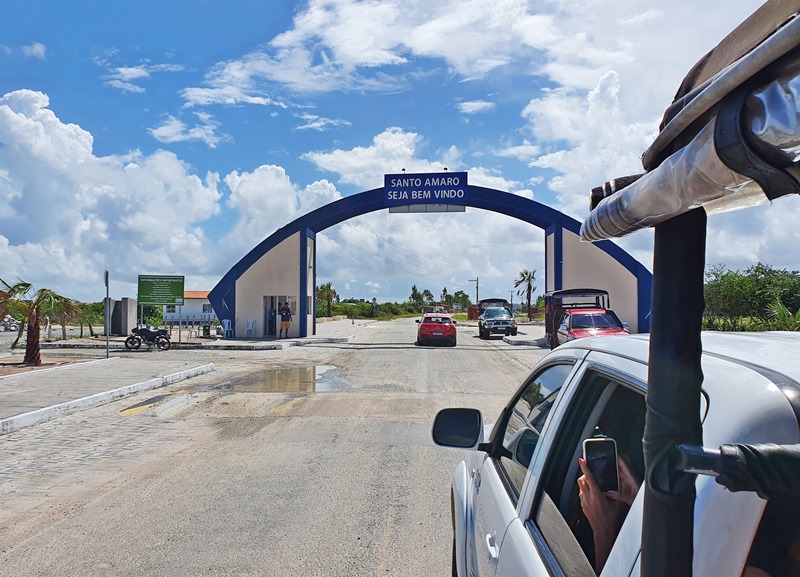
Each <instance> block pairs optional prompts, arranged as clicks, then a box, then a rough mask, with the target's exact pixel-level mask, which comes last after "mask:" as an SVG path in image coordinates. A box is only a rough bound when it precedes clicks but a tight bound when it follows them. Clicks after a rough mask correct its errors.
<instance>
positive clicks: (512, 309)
mask: <svg viewBox="0 0 800 577" xmlns="http://www.w3.org/2000/svg"><path fill="white" fill-rule="evenodd" d="M508 294H510V295H511V314H512V315H513V314H514V291H513V290H510V291H508Z"/></svg>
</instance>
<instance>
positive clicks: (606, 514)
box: [578, 458, 639, 575]
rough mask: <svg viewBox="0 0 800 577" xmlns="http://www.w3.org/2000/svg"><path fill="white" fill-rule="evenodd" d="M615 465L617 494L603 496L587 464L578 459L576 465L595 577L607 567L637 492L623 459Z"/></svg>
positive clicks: (612, 492) (631, 474) (609, 492)
mask: <svg viewBox="0 0 800 577" xmlns="http://www.w3.org/2000/svg"><path fill="white" fill-rule="evenodd" d="M618 462H619V467H618V468H619V491H606V492H605V493H604V492H602V491H601V490H600V487H598V486H597V482H596V481H595V480H594V477H593V476H592V473H591V471H590V470H589V467H588V466H587V465H586V461H585V460H583V459H582V458H581V459H578V465H579V466H580V468H581V472H582V473H583V474H582V475H581V476H580V477H578V498H579V499H580V502H581V510H582V511H583V514H584V516H585V517H586V519H587V520H588V521H589V525H590V526H591V528H592V533H593V535H594V559H595V561H594V565H595V566H594V570H595V573H597V574H598V575H599V574H600V572H601V571H602V570H603V566H604V565H605V564H606V560H607V559H608V555H609V553H611V548H612V547H613V546H614V541H616V539H617V533H619V530H620V529H621V528H622V523H623V521H625V516H626V515H627V514H628V509H630V506H631V504H632V503H633V500H634V498H635V497H636V493H637V492H638V491H639V482H638V481H637V480H636V477H635V476H634V475H633V473H631V470H630V468H628V465H627V464H626V463H625V461H624V460H623V459H619V461H618Z"/></svg>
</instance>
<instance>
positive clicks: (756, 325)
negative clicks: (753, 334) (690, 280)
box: [703, 263, 800, 331]
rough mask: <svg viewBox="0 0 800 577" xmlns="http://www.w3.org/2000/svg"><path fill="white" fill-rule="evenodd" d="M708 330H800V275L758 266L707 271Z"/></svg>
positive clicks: (711, 267)
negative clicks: (741, 269) (742, 269)
mask: <svg viewBox="0 0 800 577" xmlns="http://www.w3.org/2000/svg"><path fill="white" fill-rule="evenodd" d="M703 295H704V297H705V301H706V308H705V312H704V313H703V324H704V328H706V329H709V330H723V331H742V330H745V331H746V330H750V331H754V330H758V331H761V330H784V331H786V330H788V331H796V330H800V312H799V311H800V271H796V270H795V271H789V270H786V269H776V268H773V267H771V266H770V265H768V264H762V263H758V264H756V265H754V266H751V267H749V268H746V269H745V270H744V271H739V270H729V269H728V268H727V267H726V266H725V265H722V264H717V265H711V266H708V267H706V271H705V282H704V287H703Z"/></svg>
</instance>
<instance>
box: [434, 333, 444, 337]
mask: <svg viewBox="0 0 800 577" xmlns="http://www.w3.org/2000/svg"><path fill="white" fill-rule="evenodd" d="M433 334H434V335H435V336H437V337H440V336H442V333H433Z"/></svg>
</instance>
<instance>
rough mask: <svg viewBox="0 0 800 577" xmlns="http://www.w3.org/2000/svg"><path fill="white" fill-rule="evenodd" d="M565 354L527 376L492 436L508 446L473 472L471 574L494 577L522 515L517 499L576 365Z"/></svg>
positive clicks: (470, 536)
mask: <svg viewBox="0 0 800 577" xmlns="http://www.w3.org/2000/svg"><path fill="white" fill-rule="evenodd" d="M574 367H575V358H572V357H570V356H568V355H565V356H564V358H563V359H559V360H556V361H554V362H553V363H551V364H548V365H547V366H544V367H541V368H539V369H537V371H536V372H534V373H532V374H531V376H530V377H529V378H528V379H527V380H526V382H525V383H524V384H523V386H522V387H521V388H520V390H519V391H518V392H517V394H516V395H515V396H514V397H513V398H512V401H511V402H510V403H509V405H507V407H506V409H505V410H504V411H503V414H502V415H501V417H500V419H499V420H498V422H497V424H496V425H495V427H494V429H493V431H492V436H491V439H490V441H492V442H495V443H497V444H498V446H499V447H502V449H501V451H500V452H499V456H493V455H491V454H490V455H487V456H486V458H485V459H483V461H482V462H481V465H480V466H478V467H477V469H476V470H475V471H470V473H471V475H472V481H473V486H472V504H473V512H474V515H473V523H472V524H471V527H468V529H467V531H468V536H467V539H468V543H467V560H466V561H467V569H468V570H467V574H468V575H470V576H480V577H492V576H493V575H494V574H495V569H496V566H497V560H498V555H499V552H500V549H501V545H502V542H503V538H504V536H505V533H506V529H507V528H508V526H509V525H510V524H511V523H512V521H513V520H514V519H515V518H516V517H517V503H518V500H519V495H520V492H521V490H522V486H523V485H524V483H525V478H526V476H527V472H528V466H529V464H530V462H531V460H532V458H533V455H534V453H535V449H536V445H537V443H538V438H539V436H540V435H541V433H542V430H543V428H544V426H545V423H546V422H547V418H548V416H549V414H550V411H551V410H552V408H553V407H554V405H555V403H556V400H557V398H558V392H559V390H560V389H561V387H562V386H563V384H564V382H566V381H567V379H568V376H569V375H570V374H571V372H572V371H573V370H574Z"/></svg>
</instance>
